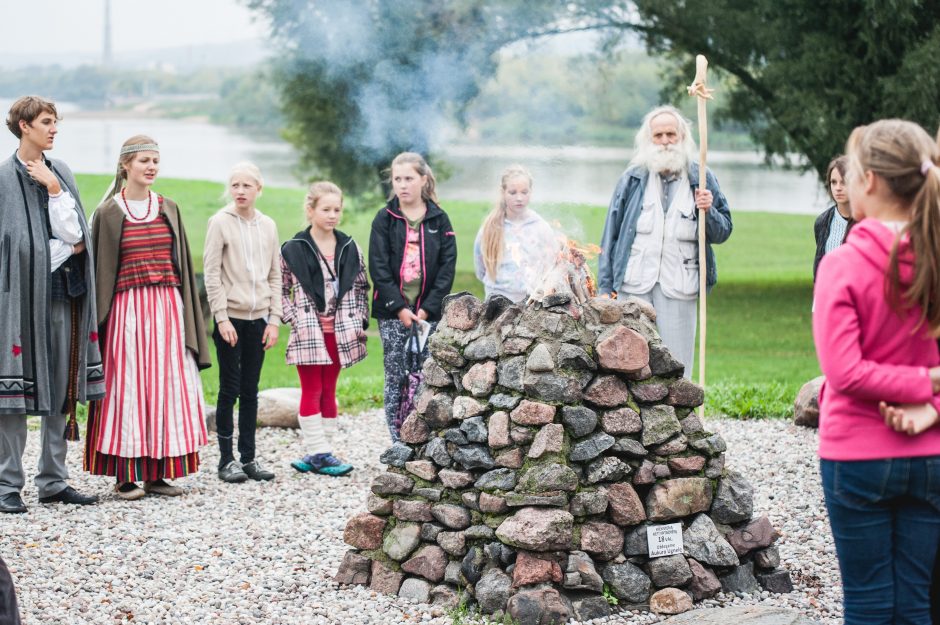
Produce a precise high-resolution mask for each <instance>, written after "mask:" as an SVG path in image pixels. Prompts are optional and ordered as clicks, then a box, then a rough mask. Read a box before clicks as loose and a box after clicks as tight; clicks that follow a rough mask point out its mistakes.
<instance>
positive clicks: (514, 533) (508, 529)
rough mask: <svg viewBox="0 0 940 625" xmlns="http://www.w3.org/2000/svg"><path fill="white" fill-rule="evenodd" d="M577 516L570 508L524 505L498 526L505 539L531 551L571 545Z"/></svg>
mask: <svg viewBox="0 0 940 625" xmlns="http://www.w3.org/2000/svg"><path fill="white" fill-rule="evenodd" d="M573 527H574V517H573V516H571V513H570V512H568V511H567V510H556V509H554V508H521V509H519V511H518V512H516V513H515V514H514V515H512V516H511V517H509V518H507V519H506V520H505V521H503V522H502V523H500V525H499V527H498V528H496V536H497V537H498V538H499V540H501V541H502V542H504V543H506V544H508V545H510V546H512V547H516V548H519V549H528V550H530V551H554V550H556V549H568V548H569V547H570V545H571V538H572V530H573Z"/></svg>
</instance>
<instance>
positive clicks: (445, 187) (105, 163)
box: [0, 100, 827, 214]
mask: <svg viewBox="0 0 940 625" xmlns="http://www.w3.org/2000/svg"><path fill="white" fill-rule="evenodd" d="M9 104H10V103H9V101H2V100H0V110H2V111H4V112H5V111H7V110H8V108H9ZM70 113H71V114H70ZM60 114H61V115H62V116H63V117H64V119H63V121H62V122H61V124H60V127H59V135H58V137H57V139H56V146H55V149H54V150H53V151H52V152H51V155H52V156H54V157H56V158H60V159H62V160H64V161H65V162H67V163H68V164H69V165H70V166H71V168H72V169H73V170H74V171H76V172H79V173H100V174H110V173H113V171H114V168H115V166H116V162H117V151H118V148H119V146H120V145H121V143H123V142H124V140H125V139H127V138H128V137H130V136H132V135H135V134H140V133H143V134H147V135H150V136H152V137H154V138H155V139H156V140H157V141H158V142H159V143H160V150H161V172H160V173H161V175H162V176H167V177H173V178H187V179H202V180H215V181H219V182H222V181H224V180H225V178H226V176H227V174H228V171H229V169H230V168H231V166H232V165H233V164H235V163H237V162H239V161H244V160H249V161H252V162H254V163H256V164H257V165H258V166H259V167H260V168H261V170H262V172H263V173H264V176H265V181H266V183H267V184H269V185H273V186H295V185H299V182H298V179H297V177H296V176H295V173H294V171H295V169H294V168H295V165H296V162H297V157H296V154H295V152H294V150H293V149H292V148H291V146H289V145H288V144H287V143H285V142H283V141H277V140H273V141H272V140H267V139H265V140H259V139H257V138H253V137H250V136H248V135H245V134H243V133H240V132H238V131H236V130H233V129H230V128H227V127H223V126H217V125H214V124H209V123H206V122H201V121H192V120H176V119H160V118H150V117H140V118H134V117H127V116H104V115H99V114H87V113H80V112H76V111H70V109H69V107H67V106H64V107H62V110H60ZM15 148H16V139H15V137H14V136H13V135H12V134H10V133H9V132H0V155H4V154H10V153H12V152H13V150H14V149H15ZM440 154H441V156H442V157H443V158H444V159H445V160H446V161H447V162H448V163H449V164H450V166H451V167H452V169H453V175H452V176H451V177H450V179H448V180H446V181H443V182H442V183H441V184H440V189H439V196H440V197H441V198H445V199H447V198H449V199H455V200H474V201H480V200H482V201H492V200H494V199H495V197H496V194H497V189H498V186H499V176H500V172H501V171H502V170H503V169H504V168H505V167H506V166H507V165H510V164H512V163H520V164H523V165H525V166H526V167H527V168H528V169H529V170H530V171H531V172H532V174H533V178H534V180H535V184H534V188H533V202H534V203H536V204H538V203H549V202H550V203H573V204H592V205H598V204H599V205H606V204H607V203H608V201H609V200H610V195H611V192H612V191H613V189H614V186H615V185H616V183H617V179H618V178H619V177H620V174H621V173H622V172H623V170H624V168H625V166H626V164H627V162H628V161H629V160H630V150H628V149H618V148H598V147H585V146H568V147H542V146H486V145H482V146H481V145H472V146H470V145H452V146H448V147H445V148H443V149H442V150H440ZM708 158H709V160H708V164H709V167H710V168H711V169H712V170H713V171H714V172H715V174H716V175H717V177H718V181H719V183H720V184H721V187H722V190H723V191H724V193H725V195H726V196H727V197H728V202H729V204H730V206H731V209H732V210H739V211H767V212H775V213H802V214H812V213H818V212H820V211H821V210H822V209H823V208H825V206H826V200H827V197H826V195H825V191H824V190H823V189H822V187H821V186H820V185H819V183H818V181H817V179H816V176H815V175H814V174H813V173H806V174H800V173H798V172H794V171H786V170H781V169H771V168H768V167H766V166H765V165H764V164H763V163H762V161H761V159H760V157H759V155H757V154H754V153H749V152H710V153H709V156H708Z"/></svg>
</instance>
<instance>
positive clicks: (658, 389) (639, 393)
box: [627, 381, 669, 404]
mask: <svg viewBox="0 0 940 625" xmlns="http://www.w3.org/2000/svg"><path fill="white" fill-rule="evenodd" d="M627 388H629V389H630V394H631V395H633V397H634V398H635V399H636V400H637V401H640V402H644V403H647V404H651V403H653V402H657V401H660V400H663V399H665V398H666V396H667V395H669V387H667V386H666V385H665V384H663V383H662V382H659V381H648V382H631V383H629V384H628V385H627Z"/></svg>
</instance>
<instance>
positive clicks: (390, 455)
mask: <svg viewBox="0 0 940 625" xmlns="http://www.w3.org/2000/svg"><path fill="white" fill-rule="evenodd" d="M413 455H414V450H413V449H411V447H409V446H408V445H406V444H404V443H401V442H398V441H396V442H395V443H393V444H392V446H391V447H389V448H388V449H386V450H385V451H384V452H382V455H381V456H379V462H381V463H382V464H387V465H389V466H392V467H398V468H399V469H403V468H405V463H406V462H408V461H409V460H411V456H413Z"/></svg>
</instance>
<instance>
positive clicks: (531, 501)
mask: <svg viewBox="0 0 940 625" xmlns="http://www.w3.org/2000/svg"><path fill="white" fill-rule="evenodd" d="M506 505H507V506H509V507H510V508H523V507H525V506H548V507H554V508H565V507H567V506H568V495H566V494H565V493H562V492H560V491H554V492H548V493H539V494H538V495H528V494H525V493H506Z"/></svg>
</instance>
